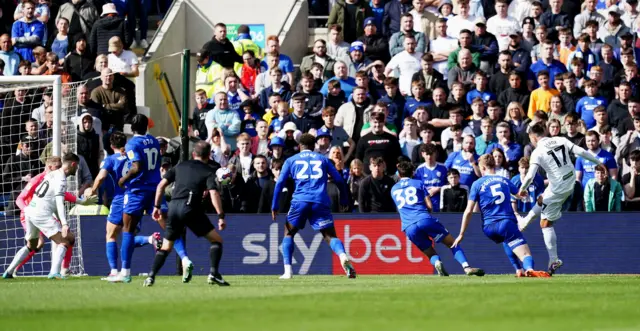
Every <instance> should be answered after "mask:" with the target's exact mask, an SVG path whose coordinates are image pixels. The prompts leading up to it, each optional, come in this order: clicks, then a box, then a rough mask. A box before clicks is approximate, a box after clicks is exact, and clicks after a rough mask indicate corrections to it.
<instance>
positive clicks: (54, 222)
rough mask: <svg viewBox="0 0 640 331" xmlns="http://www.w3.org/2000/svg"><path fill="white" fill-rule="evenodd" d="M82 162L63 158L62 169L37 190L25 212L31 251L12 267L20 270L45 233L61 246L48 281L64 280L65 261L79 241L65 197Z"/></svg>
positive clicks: (49, 175)
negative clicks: (68, 217) (67, 210)
mask: <svg viewBox="0 0 640 331" xmlns="http://www.w3.org/2000/svg"><path fill="white" fill-rule="evenodd" d="M78 162H80V158H79V157H78V156H77V155H75V154H73V153H69V154H66V155H65V156H64V157H63V158H62V167H61V168H60V169H58V170H55V171H51V172H49V173H47V174H46V175H45V176H44V179H43V180H42V182H41V183H40V185H38V187H36V189H35V194H34V196H33V199H32V200H31V202H30V203H29V206H27V208H26V209H25V226H26V229H25V240H26V241H27V250H24V249H20V250H19V251H18V253H17V254H16V256H15V257H14V259H13V262H12V263H11V264H12V265H14V264H15V266H17V265H18V264H19V263H20V261H22V260H24V258H26V257H27V255H28V254H29V251H32V250H35V249H36V248H37V247H38V237H39V232H42V233H43V234H44V235H45V236H46V237H47V238H49V239H51V241H53V242H55V243H56V244H57V247H56V248H55V250H54V251H53V254H52V255H53V256H52V261H51V270H50V271H49V276H48V277H49V279H63V278H64V276H62V275H61V274H60V268H61V267H62V260H63V258H64V256H65V254H66V253H67V249H68V248H69V247H71V246H73V243H74V241H75V237H74V235H73V233H71V231H69V223H68V221H67V215H66V211H65V206H64V196H65V193H66V192H67V176H71V175H73V174H75V173H76V171H77V170H78ZM58 220H59V221H58ZM15 266H14V267H15ZM10 268H11V266H10ZM12 271H13V270H9V269H8V270H7V272H6V273H9V274H10V273H12Z"/></svg>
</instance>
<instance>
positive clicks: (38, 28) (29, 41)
mask: <svg viewBox="0 0 640 331" xmlns="http://www.w3.org/2000/svg"><path fill="white" fill-rule="evenodd" d="M34 13H35V5H34V3H33V2H32V1H27V2H24V3H23V4H22V14H23V15H24V16H23V17H22V18H21V19H19V20H17V21H15V22H14V23H13V27H12V28H11V43H12V44H13V46H14V47H15V49H16V53H18V54H20V56H21V57H22V59H24V60H27V61H29V62H35V60H36V59H35V57H34V56H33V48H34V47H36V46H42V45H43V42H44V38H45V35H44V34H45V26H44V24H43V23H42V22H40V21H38V20H37V19H35V17H34Z"/></svg>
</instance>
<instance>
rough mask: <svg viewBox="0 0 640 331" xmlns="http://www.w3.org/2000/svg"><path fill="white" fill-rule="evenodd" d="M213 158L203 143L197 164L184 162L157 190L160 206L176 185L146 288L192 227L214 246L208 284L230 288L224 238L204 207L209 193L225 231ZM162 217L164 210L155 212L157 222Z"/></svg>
mask: <svg viewBox="0 0 640 331" xmlns="http://www.w3.org/2000/svg"><path fill="white" fill-rule="evenodd" d="M210 155H211V145H209V144H208V143H207V142H204V141H199V142H198V143H196V145H195V146H194V148H193V152H192V156H193V160H189V161H184V162H181V163H180V164H178V165H177V166H176V167H174V168H171V170H169V171H168V172H167V173H166V174H165V175H164V178H163V179H162V181H160V184H159V185H158V188H157V189H156V196H155V203H156V206H158V205H159V204H160V203H161V202H162V199H163V196H164V190H165V189H166V188H167V186H168V185H170V184H171V183H175V186H174V188H173V195H172V199H171V202H169V214H168V218H167V223H166V225H167V227H166V229H165V233H164V238H165V240H164V241H163V242H162V248H160V250H158V251H157V252H156V256H155V258H154V259H153V266H152V267H151V272H149V277H148V278H147V279H145V281H144V283H143V284H142V285H143V286H145V287H148V286H153V284H154V283H155V280H156V275H157V274H158V272H159V271H160V269H161V268H162V266H163V265H164V262H165V260H166V259H167V256H168V255H169V253H171V249H173V243H174V242H175V241H176V240H177V239H178V238H180V237H181V236H182V234H183V233H184V231H185V229H186V228H187V227H188V228H189V229H191V231H192V232H193V234H195V235H196V236H198V237H205V238H207V240H209V242H210V243H211V247H210V248H209V259H210V262H211V270H210V273H209V277H208V279H207V282H208V283H209V284H211V285H218V286H229V283H227V282H226V281H225V280H224V279H223V278H222V275H221V274H220V260H221V259H222V237H221V236H220V234H218V232H217V231H216V229H215V228H214V227H213V225H212V224H211V221H210V220H209V217H208V216H207V214H206V213H205V209H204V207H203V206H202V201H203V200H204V199H203V196H204V195H205V193H208V195H209V197H210V198H211V203H212V204H213V206H214V207H215V208H216V212H217V213H218V228H219V229H220V230H224V228H225V226H226V224H225V222H224V212H223V210H222V202H221V201H220V195H219V194H218V191H217V185H216V180H215V172H214V171H213V168H212V167H210V166H209V165H208V163H209V157H210ZM160 217H161V212H160V208H158V207H155V208H154V209H153V218H154V219H156V220H158V219H160Z"/></svg>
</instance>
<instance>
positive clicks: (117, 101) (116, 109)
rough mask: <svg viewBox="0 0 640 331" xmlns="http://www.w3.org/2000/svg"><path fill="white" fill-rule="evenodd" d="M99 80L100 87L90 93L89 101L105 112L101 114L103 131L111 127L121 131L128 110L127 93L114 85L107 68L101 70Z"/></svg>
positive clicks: (111, 75) (111, 73)
mask: <svg viewBox="0 0 640 331" xmlns="http://www.w3.org/2000/svg"><path fill="white" fill-rule="evenodd" d="M100 80H101V81H102V85H100V86H99V87H96V88H95V89H93V90H92V91H91V100H93V101H94V102H96V103H97V104H99V105H102V107H103V108H104V110H105V111H104V113H103V114H102V119H103V125H104V127H105V129H108V128H111V127H112V126H113V127H114V128H115V129H116V130H118V131H122V130H123V128H124V121H125V117H126V116H127V115H128V114H129V110H130V109H129V103H128V102H129V101H128V98H127V92H126V91H125V89H124V88H123V87H121V86H117V85H115V84H114V75H113V71H111V69H109V68H105V69H102V73H101V75H100Z"/></svg>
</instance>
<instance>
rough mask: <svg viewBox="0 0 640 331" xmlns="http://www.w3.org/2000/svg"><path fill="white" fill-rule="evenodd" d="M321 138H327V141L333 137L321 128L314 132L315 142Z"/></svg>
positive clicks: (325, 129)
mask: <svg viewBox="0 0 640 331" xmlns="http://www.w3.org/2000/svg"><path fill="white" fill-rule="evenodd" d="M322 137H327V138H329V140H332V139H333V137H331V132H330V131H329V130H328V129H327V128H322V129H320V130H318V131H317V132H316V140H318V139H320V138H322Z"/></svg>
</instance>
